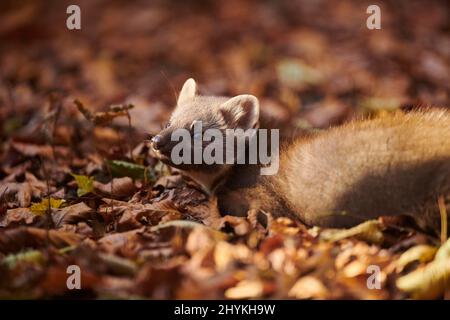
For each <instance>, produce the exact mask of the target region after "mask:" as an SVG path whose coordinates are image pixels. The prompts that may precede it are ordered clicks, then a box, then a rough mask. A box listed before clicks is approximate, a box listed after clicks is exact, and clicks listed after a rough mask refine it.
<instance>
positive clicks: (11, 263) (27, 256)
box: [2, 250, 44, 269]
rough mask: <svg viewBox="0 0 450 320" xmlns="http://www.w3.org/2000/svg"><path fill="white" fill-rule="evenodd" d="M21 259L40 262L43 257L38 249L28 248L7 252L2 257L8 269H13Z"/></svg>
mask: <svg viewBox="0 0 450 320" xmlns="http://www.w3.org/2000/svg"><path fill="white" fill-rule="evenodd" d="M22 261H26V262H31V263H36V264H41V263H42V262H43V261H44V257H43V256H42V253H41V252H40V251H39V250H28V251H24V252H19V253H16V254H9V255H7V256H6V257H5V258H4V259H3V261H2V263H3V264H5V265H6V266H7V267H8V268H9V269H14V268H15V266H16V265H17V264H18V263H20V262H22Z"/></svg>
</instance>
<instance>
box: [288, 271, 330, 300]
mask: <svg viewBox="0 0 450 320" xmlns="http://www.w3.org/2000/svg"><path fill="white" fill-rule="evenodd" d="M288 295H289V296H290V297H293V298H296V299H325V298H327V297H328V296H329V293H328V290H327V288H326V287H325V286H324V284H323V283H322V281H320V280H319V279H318V278H317V277H314V276H304V277H301V278H300V279H298V280H297V282H296V283H295V284H294V285H293V286H292V288H291V289H290V290H289V293H288Z"/></svg>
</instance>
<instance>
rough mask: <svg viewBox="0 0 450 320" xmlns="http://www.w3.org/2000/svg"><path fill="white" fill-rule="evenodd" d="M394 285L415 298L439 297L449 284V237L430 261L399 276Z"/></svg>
mask: <svg viewBox="0 0 450 320" xmlns="http://www.w3.org/2000/svg"><path fill="white" fill-rule="evenodd" d="M396 285H397V287H398V288H399V289H400V290H403V291H405V292H408V293H410V294H411V296H412V297H413V298H415V299H435V298H437V297H439V296H440V295H441V294H442V293H443V292H444V290H445V289H446V288H448V286H449V285H450V239H448V240H447V242H445V243H444V244H443V245H442V246H441V247H440V248H439V250H438V251H437V252H436V255H435V256H434V260H433V261H432V262H430V263H428V264H427V265H425V266H424V267H421V268H419V269H417V270H414V271H412V272H410V273H408V274H407V275H405V276H403V277H400V278H399V279H397V282H396Z"/></svg>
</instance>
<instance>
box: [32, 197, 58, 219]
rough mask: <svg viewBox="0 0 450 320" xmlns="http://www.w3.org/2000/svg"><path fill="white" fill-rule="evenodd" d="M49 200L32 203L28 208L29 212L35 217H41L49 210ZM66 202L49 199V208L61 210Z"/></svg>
mask: <svg viewBox="0 0 450 320" xmlns="http://www.w3.org/2000/svg"><path fill="white" fill-rule="evenodd" d="M48 200H49V199H48V198H45V199H42V200H41V202H38V203H33V204H32V205H31V207H30V210H31V212H33V213H34V214H37V215H43V214H45V213H46V212H47V210H48V209H49V201H48ZM65 202H66V201H65V200H64V199H54V198H50V208H55V209H58V208H61V207H62V206H63V205H64V203H65Z"/></svg>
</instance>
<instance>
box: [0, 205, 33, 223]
mask: <svg viewBox="0 0 450 320" xmlns="http://www.w3.org/2000/svg"><path fill="white" fill-rule="evenodd" d="M40 220H41V217H40V216H38V215H36V214H34V213H33V212H31V210H30V209H29V208H16V209H9V210H7V211H6V213H5V214H3V215H0V227H11V226H14V225H21V224H22V225H32V224H35V223H37V222H38V221H40Z"/></svg>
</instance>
